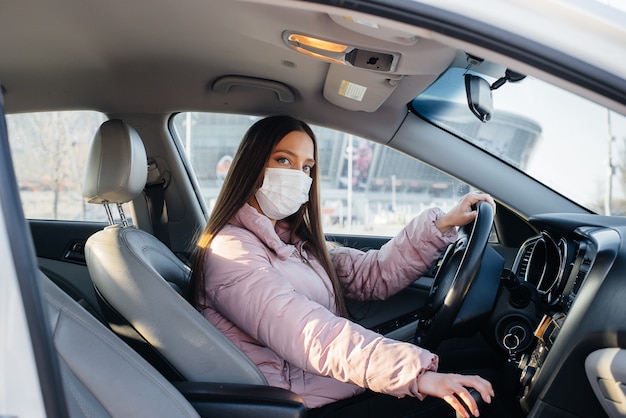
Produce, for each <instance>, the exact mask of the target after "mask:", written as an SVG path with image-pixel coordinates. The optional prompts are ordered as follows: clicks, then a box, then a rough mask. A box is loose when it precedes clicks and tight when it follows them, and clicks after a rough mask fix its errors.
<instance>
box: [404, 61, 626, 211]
mask: <svg viewBox="0 0 626 418" xmlns="http://www.w3.org/2000/svg"><path fill="white" fill-rule="evenodd" d="M481 67H482V65H481ZM471 69H472V68H470V70H471ZM470 70H468V69H466V68H459V67H453V68H450V69H449V70H448V71H447V72H446V73H445V74H444V75H442V77H440V78H439V79H438V80H437V81H436V82H435V83H434V84H433V85H432V86H431V87H429V88H428V89H427V90H426V91H424V92H423V93H422V94H420V95H419V96H418V97H417V98H416V99H415V100H414V101H413V103H412V107H413V109H414V110H415V112H416V113H417V114H419V115H420V116H421V117H423V118H424V119H426V120H428V121H430V122H432V123H434V124H435V125H437V126H439V127H441V128H443V129H446V130H448V131H450V132H452V133H454V134H456V135H458V136H460V137H461V138H463V139H465V140H467V141H469V142H471V143H473V144H474V145H476V146H479V147H481V148H483V149H484V150H486V151H488V152H490V153H491V154H493V155H495V156H497V157H498V158H500V159H502V160H504V161H506V162H507V163H509V164H511V165H513V166H514V167H516V168H518V169H519V170H521V171H523V172H524V173H526V174H527V175H529V176H531V177H533V178H535V179H536V180H538V181H540V182H542V183H543V184H545V185H546V186H548V187H550V188H552V189H554V190H555V191H557V192H559V193H560V194H562V195H564V196H566V197H567V198H569V199H571V200H573V201H575V202H576V203H578V204H579V205H581V206H583V207H586V208H588V209H589V210H591V211H593V212H596V213H601V214H611V215H626V198H625V195H626V161H625V160H624V155H625V149H626V146H625V145H626V118H625V117H624V116H623V115H620V114H618V113H615V112H613V111H609V110H608V109H607V108H605V107H602V106H599V105H597V104H595V103H593V102H590V101H588V100H586V99H584V98H581V97H579V96H577V95H574V94H572V93H569V92H567V91H564V90H562V89H560V88H557V87H555V86H553V85H551V84H548V83H546V82H543V81H541V80H538V79H535V78H532V77H525V78H523V79H522V80H521V81H516V82H506V83H504V84H503V85H501V86H500V87H498V88H497V89H494V90H492V91H491V93H492V97H493V113H492V115H491V118H490V120H489V121H487V122H481V120H479V119H478V118H477V117H476V116H475V115H474V114H473V113H472V111H471V110H470V107H469V106H468V99H467V94H466V90H465V74H468V73H472V74H476V75H479V76H480V77H481V78H483V79H485V80H486V81H487V82H488V83H489V84H490V85H492V86H493V83H494V82H495V81H496V80H497V79H498V78H499V77H493V76H488V75H484V74H478V73H477V72H474V71H470ZM502 73H503V72H502Z"/></svg>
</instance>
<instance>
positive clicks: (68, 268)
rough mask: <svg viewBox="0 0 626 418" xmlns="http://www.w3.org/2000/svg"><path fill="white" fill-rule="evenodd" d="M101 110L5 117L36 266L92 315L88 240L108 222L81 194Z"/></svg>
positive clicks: (93, 300)
mask: <svg viewBox="0 0 626 418" xmlns="http://www.w3.org/2000/svg"><path fill="white" fill-rule="evenodd" d="M104 120H105V116H104V115H103V114H100V113H97V112H91V111H66V112H37V113H23V114H15V115H8V116H7V125H8V131H9V134H10V136H9V138H10V139H9V144H10V147H11V153H12V155H13V161H14V166H15V173H16V177H17V183H18V189H19V193H20V198H21V201H22V203H23V209H24V213H25V216H26V218H27V219H28V226H29V229H30V233H31V235H32V238H33V244H34V247H35V252H36V256H37V263H38V267H39V268H40V269H41V270H42V271H43V272H44V273H45V274H46V275H47V276H48V277H50V278H51V279H52V280H53V281H54V282H55V283H56V284H57V285H58V286H59V287H61V288H62V289H63V290H64V291H66V292H67V293H68V294H69V295H71V296H72V297H73V298H74V299H75V300H77V301H79V302H80V303H81V304H82V305H83V306H84V307H85V308H87V309H88V310H89V311H91V312H92V313H94V314H97V312H98V306H97V304H98V302H97V298H96V295H95V292H94V289H93V286H92V284H91V280H90V277H89V273H88V271H87V267H86V264H85V258H84V246H85V242H86V241H87V238H89V236H91V235H92V234H93V233H94V232H96V231H98V230H100V229H102V228H103V227H104V226H106V225H107V216H106V213H105V210H104V208H102V207H98V206H96V205H88V204H86V203H85V202H84V201H83V198H82V177H83V173H84V167H85V161H86V159H87V154H88V151H89V145H90V144H91V141H92V140H93V135H94V133H95V131H96V129H97V128H98V126H99V125H100V124H101V123H102V121H104Z"/></svg>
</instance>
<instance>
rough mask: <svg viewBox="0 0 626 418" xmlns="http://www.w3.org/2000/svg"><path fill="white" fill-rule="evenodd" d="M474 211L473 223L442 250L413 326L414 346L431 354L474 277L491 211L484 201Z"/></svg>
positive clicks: (490, 220) (488, 231) (464, 228)
mask: <svg viewBox="0 0 626 418" xmlns="http://www.w3.org/2000/svg"><path fill="white" fill-rule="evenodd" d="M476 211H477V216H476V218H475V219H474V221H472V222H470V223H469V224H467V225H464V226H462V227H460V228H459V234H458V239H457V240H456V242H455V243H454V244H451V245H450V246H449V247H448V249H447V250H446V253H445V255H444V257H443V259H442V261H441V265H440V266H439V268H438V270H437V272H436V274H435V279H434V281H433V284H432V286H431V288H430V293H429V296H428V301H427V303H426V305H425V307H424V309H422V311H421V313H420V318H419V319H418V323H417V330H416V333H415V343H416V344H417V345H419V346H420V347H423V348H426V349H428V350H434V349H435V348H437V346H438V345H439V344H440V343H441V341H443V339H444V337H445V336H446V333H447V332H448V331H449V329H450V328H451V327H452V325H453V323H454V320H455V319H456V317H457V315H458V313H459V311H460V309H461V305H462V304H463V300H464V299H465V297H466V296H467V293H468V292H469V290H470V287H471V286H472V283H473V282H474V279H475V278H476V276H477V274H478V270H479V269H480V263H481V260H482V257H483V253H484V252H485V248H486V247H487V242H488V241H489V235H490V234H491V226H492V224H493V216H494V211H493V208H492V207H491V205H490V204H489V203H487V202H484V201H480V202H478V203H477V204H476Z"/></svg>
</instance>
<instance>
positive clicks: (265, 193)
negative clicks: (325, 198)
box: [254, 168, 313, 221]
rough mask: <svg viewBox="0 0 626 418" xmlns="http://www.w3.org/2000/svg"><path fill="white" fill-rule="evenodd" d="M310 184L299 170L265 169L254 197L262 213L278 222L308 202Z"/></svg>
mask: <svg viewBox="0 0 626 418" xmlns="http://www.w3.org/2000/svg"><path fill="white" fill-rule="evenodd" d="M312 182H313V179H312V178H311V177H309V176H307V175H306V174H304V173H303V172H302V171H300V170H292V169H290V168H266V169H265V176H264V178H263V185H262V186H261V188H260V189H259V190H257V191H256V194H255V195H254V196H255V197H256V200H257V202H258V203H259V206H260V208H261V210H262V211H263V213H264V214H265V215H266V216H267V217H268V218H270V219H275V220H277V221H279V220H281V219H285V218H286V217H288V216H290V215H293V214H294V213H296V212H297V211H298V209H300V206H302V204H303V203H306V202H307V201H308V200H309V190H310V189H311V183H312Z"/></svg>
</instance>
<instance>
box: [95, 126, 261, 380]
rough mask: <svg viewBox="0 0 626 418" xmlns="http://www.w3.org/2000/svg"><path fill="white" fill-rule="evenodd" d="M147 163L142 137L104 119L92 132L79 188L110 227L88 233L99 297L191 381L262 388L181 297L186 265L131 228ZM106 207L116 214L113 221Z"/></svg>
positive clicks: (241, 357) (246, 362) (257, 375)
mask: <svg viewBox="0 0 626 418" xmlns="http://www.w3.org/2000/svg"><path fill="white" fill-rule="evenodd" d="M147 171H148V164H147V158H146V152H145V149H144V146H143V143H142V140H141V138H140V137H139V134H138V133H137V132H136V131H135V129H133V128H132V127H131V126H129V125H128V124H126V123H125V122H123V121H121V120H117V119H114V120H109V121H106V122H104V123H103V124H102V126H101V127H100V128H99V129H98V131H97V132H96V134H95V137H94V141H93V143H92V146H91V150H90V153H89V157H88V160H87V168H86V173H85V180H84V185H83V197H84V199H85V201H87V202H89V203H95V204H103V205H104V206H105V209H106V210H107V214H108V217H109V223H110V225H109V226H107V227H105V228H104V229H103V230H101V231H99V232H97V233H95V234H94V235H92V236H91V237H90V238H89V239H88V240H87V244H86V247H85V258H86V262H87V267H88V269H89V273H90V275H91V278H92V281H93V283H94V286H95V288H96V291H97V293H98V295H99V296H100V297H102V298H103V299H104V301H105V302H106V303H107V304H108V305H110V306H111V307H113V309H114V310H115V311H116V312H117V313H119V315H121V317H123V318H124V319H125V320H126V321H128V323H130V324H131V325H132V327H133V328H134V329H135V330H136V331H137V332H138V333H139V334H140V335H141V337H142V338H143V339H145V341H147V343H148V344H150V345H151V346H152V347H154V348H155V349H156V350H157V351H158V352H159V353H160V355H161V356H162V357H163V358H165V359H166V360H167V362H169V364H171V366H173V368H174V369H175V370H176V371H177V372H178V374H179V375H180V376H182V378H183V379H185V380H187V381H192V382H221V383H246V384H256V385H267V380H266V379H265V377H264V376H263V374H262V373H261V372H260V371H259V369H258V368H257V367H256V365H255V364H254V363H253V362H252V361H251V360H250V359H249V358H248V357H247V356H246V355H245V354H243V352H241V351H240V350H239V348H238V347H236V346H235V345H234V344H233V343H232V342H231V341H230V340H229V339H228V338H226V337H225V336H224V335H223V334H222V333H221V332H220V331H219V330H217V328H215V327H214V326H213V325H211V324H210V323H209V322H208V321H207V320H206V319H205V318H204V317H203V316H202V315H201V314H200V313H199V312H198V311H197V310H196V309H195V308H194V307H193V306H191V304H189V303H188V302H187V301H186V300H185V299H184V298H183V297H182V295H181V292H182V291H183V290H184V289H185V287H186V285H187V282H188V280H189V273H190V270H189V267H188V266H187V265H186V264H185V263H183V262H182V261H181V260H180V259H179V258H178V257H177V256H176V255H175V254H174V253H173V252H172V251H171V250H170V249H169V248H168V247H167V246H166V245H164V244H163V243H162V242H161V241H159V240H158V239H157V238H156V237H155V236H153V235H152V234H150V233H148V232H145V231H143V230H141V229H138V228H136V227H134V226H133V225H130V224H129V223H128V222H127V221H126V217H125V215H124V213H123V209H122V207H121V205H122V204H124V203H127V202H130V201H131V200H133V199H134V198H136V197H138V196H141V193H142V191H143V189H144V186H145V184H146V178H147ZM110 204H115V205H117V207H118V210H119V212H120V219H121V222H119V223H115V222H113V217H112V216H111V211H110V208H109V205H110Z"/></svg>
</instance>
